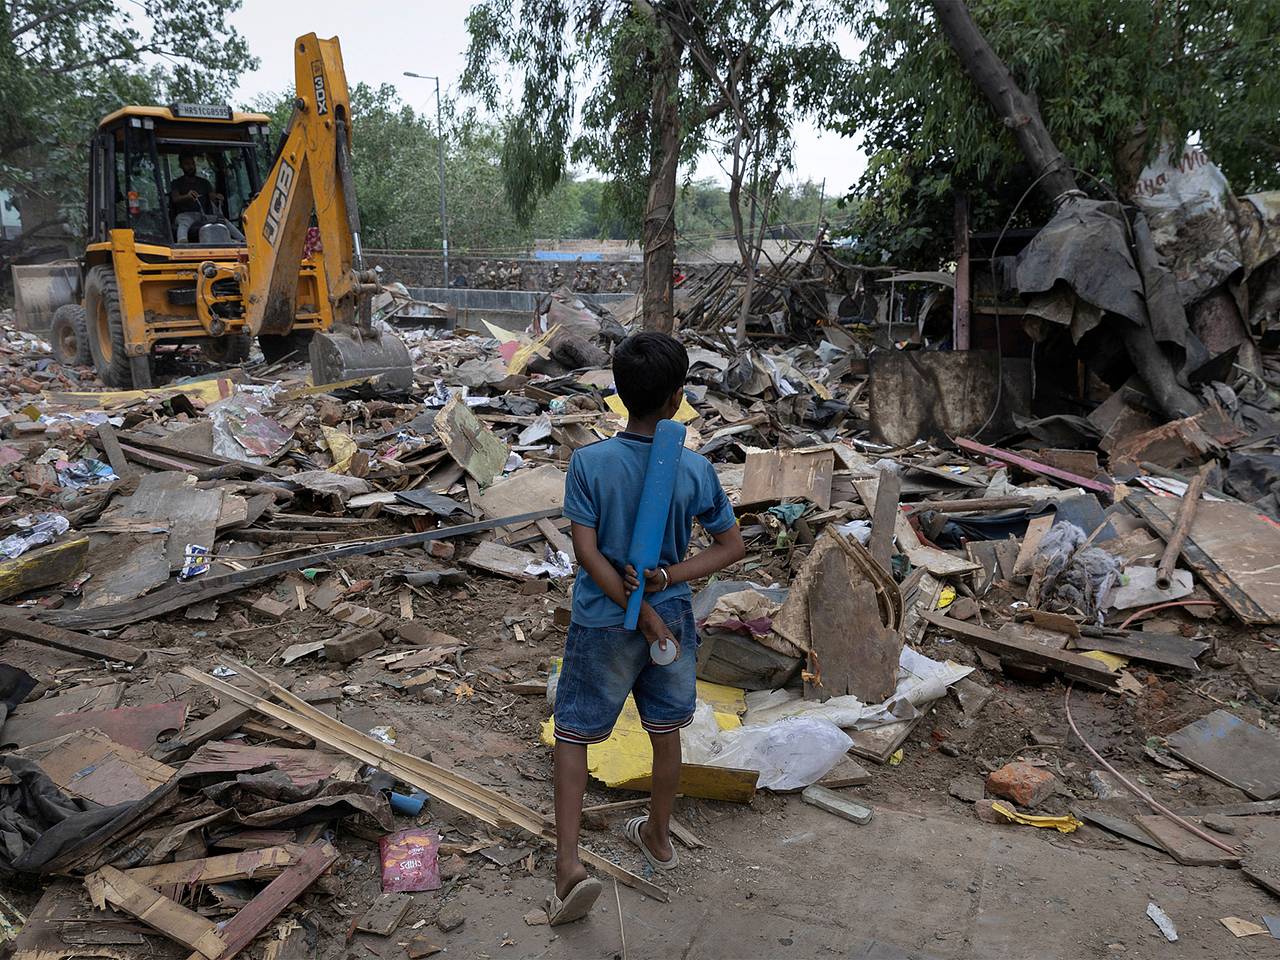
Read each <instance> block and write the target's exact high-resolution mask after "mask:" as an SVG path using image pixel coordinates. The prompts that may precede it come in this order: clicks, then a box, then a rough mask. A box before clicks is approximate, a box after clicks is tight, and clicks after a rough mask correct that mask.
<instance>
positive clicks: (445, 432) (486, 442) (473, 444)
mask: <svg viewBox="0 0 1280 960" xmlns="http://www.w3.org/2000/svg"><path fill="white" fill-rule="evenodd" d="M435 430H436V436H438V437H439V438H440V442H441V443H443V444H444V448H445V449H446V450H448V451H449V456H451V457H453V459H454V460H455V461H457V463H458V465H459V466H461V467H462V469H463V470H465V471H466V472H467V473H468V474H470V475H471V476H472V477H473V478H474V479H475V481H476V482H477V483H479V484H482V485H485V486H487V485H488V484H491V483H493V479H494V477H496V476H498V474H500V473H502V468H503V466H504V465H505V464H506V462H507V445H506V444H505V443H503V442H502V441H501V440H499V439H498V436H497V434H495V433H494V432H493V431H492V430H490V429H489V428H488V427H486V426H485V425H484V424H483V423H481V422H480V421H479V420H478V419H476V415H475V414H474V413H472V412H471V409H470V408H469V407H468V406H467V404H466V401H465V400H463V398H462V394H460V393H454V395H453V396H452V397H450V398H449V402H448V403H446V404H445V405H444V406H443V407H442V408H441V410H440V412H439V413H438V414H436V418H435Z"/></svg>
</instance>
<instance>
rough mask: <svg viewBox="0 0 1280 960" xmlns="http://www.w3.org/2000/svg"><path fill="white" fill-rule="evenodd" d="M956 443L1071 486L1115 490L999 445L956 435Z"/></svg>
mask: <svg viewBox="0 0 1280 960" xmlns="http://www.w3.org/2000/svg"><path fill="white" fill-rule="evenodd" d="M955 444H956V446H957V447H959V448H960V449H961V450H964V451H966V452H968V453H977V454H980V455H982V456H984V457H990V458H991V459H992V460H998V461H1000V462H1001V463H1007V464H1009V465H1010V466H1013V467H1018V468H1019V469H1021V470H1025V471H1027V472H1028V473H1033V474H1036V475H1037V476H1041V477H1048V478H1049V479H1051V480H1057V481H1058V482H1059V483H1063V484H1066V485H1067V486H1069V487H1083V488H1084V489H1085V490H1091V491H1093V492H1094V493H1100V494H1102V495H1103V496H1105V497H1108V498H1110V497H1111V495H1112V492H1113V491H1114V489H1115V488H1114V486H1113V485H1112V484H1110V483H1104V482H1102V481H1100V480H1093V479H1091V478H1089V477H1082V476H1080V475H1079V474H1076V473H1071V472H1069V471H1067V470H1059V469H1058V468H1057V467H1051V466H1049V465H1048V464H1045V463H1039V462H1037V461H1035V460H1032V459H1030V458H1028V457H1024V456H1021V455H1020V454H1016V453H1012V452H1010V451H1008V450H1001V449H999V448H998V447H990V446H987V444H985V443H977V442H976V441H973V440H969V439H967V438H965V437H956V438H955Z"/></svg>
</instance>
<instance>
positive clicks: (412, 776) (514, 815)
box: [182, 662, 758, 903]
mask: <svg viewBox="0 0 1280 960" xmlns="http://www.w3.org/2000/svg"><path fill="white" fill-rule="evenodd" d="M232 668H233V669H234V670H236V672H237V673H239V674H240V675H241V676H242V677H244V678H245V679H247V680H249V681H251V682H252V683H255V684H257V685H258V688H259V689H261V690H262V691H263V692H264V693H269V694H270V695H271V696H273V697H274V698H276V699H277V700H279V701H280V703H272V702H270V701H268V700H266V699H264V698H263V697H261V696H257V695H255V694H251V693H247V692H246V691H244V690H241V689H239V688H237V687H233V686H232V685H231V684H229V683H224V682H223V681H221V680H218V679H216V678H215V677H210V676H208V675H206V674H203V673H201V672H200V671H198V670H196V669H195V668H193V667H184V668H183V669H182V673H183V675H184V676H187V677H190V678H191V679H193V680H198V681H199V682H200V683H203V684H204V685H205V686H207V687H210V688H212V689H214V690H216V691H218V692H219V693H220V694H221V695H223V696H225V697H227V698H228V699H230V700H234V701H236V702H239V703H242V704H245V705H246V706H252V707H253V708H254V709H255V710H257V711H258V712H259V713H262V714H264V715H265V716H268V717H271V718H272V719H274V720H278V721H280V722H282V723H285V724H288V725H289V726H291V727H293V728H294V729H295V730H301V731H302V732H303V733H307V734H310V735H311V736H313V737H314V738H315V739H316V742H317V743H323V744H325V745H326V746H329V747H332V748H333V749H335V750H340V751H341V752H342V753H344V754H346V755H347V756H349V757H352V758H355V759H356V760H359V761H361V762H363V763H366V764H372V765H374V766H377V767H379V768H381V769H383V770H386V771H387V772H388V773H391V774H393V775H395V776H397V777H399V778H400V779H401V780H402V781H403V782H405V783H407V784H409V785H411V786H415V787H419V788H421V789H423V790H426V791H427V792H428V793H429V794H430V795H431V796H432V798H434V799H435V800H438V801H440V802H441V803H445V804H447V805H449V806H451V807H453V808H454V809H456V810H459V811H461V812H463V813H465V814H467V815H469V816H473V817H476V818H477V819H479V820H481V821H482V822H484V823H487V824H490V825H492V826H499V825H506V824H508V823H512V824H515V825H516V826H518V827H520V828H521V829H523V830H525V831H527V832H529V833H530V834H532V835H534V836H536V837H541V838H543V839H546V840H553V839H554V837H555V832H554V829H553V826H552V824H551V822H550V820H549V819H548V818H547V817H545V816H543V815H542V814H540V813H537V812H536V811H534V810H531V809H529V808H528V807H526V806H524V805H523V804H521V803H519V802H517V801H515V800H511V799H510V798H508V797H506V796H504V795H503V794H501V793H499V792H497V791H495V790H491V789H489V788H488V787H484V786H481V785H480V784H478V783H476V782H475V781H473V780H469V779H468V778H466V777H464V776H462V775H461V774H458V773H455V772H454V771H452V770H450V769H449V768H447V767H443V766H440V765H439V764H435V763H432V762H431V761H429V760H424V759H422V758H421V757H415V756H412V755H411V754H407V753H404V752H402V751H399V750H396V749H395V748H394V747H390V746H387V745H386V744H385V743H382V742H380V741H378V740H375V739H374V738H373V737H370V736H368V735H367V734H362V733H360V732H359V731H357V730H354V729H353V728H351V727H349V726H347V725H346V724H344V723H342V722H340V721H338V720H335V719H334V718H332V717H329V716H327V715H326V714H324V713H322V712H320V711H319V710H317V709H316V708H315V707H313V706H311V705H310V704H308V703H307V702H305V701H304V700H302V699H301V698H299V697H297V696H295V695H294V694H293V693H291V692H290V691H289V690H287V689H286V688H284V687H282V686H280V685H279V684H277V683H275V682H273V681H272V680H270V679H269V678H267V677H264V676H262V675H261V674H260V673H258V672H257V671H255V670H253V669H252V668H250V667H248V666H246V665H245V664H242V663H238V662H234V663H233V664H232ZM749 773H750V774H751V776H753V777H758V774H757V773H756V772H755V771H749ZM578 853H579V857H580V858H581V859H582V861H583V862H584V863H586V864H587V865H588V866H592V867H595V868H596V869H597V870H599V871H601V872H603V873H606V874H608V875H609V876H611V877H616V878H617V879H618V881H619V882H620V883H625V884H627V885H628V886H630V887H634V888H635V889H637V890H640V891H642V892H643V893H645V895H647V896H650V897H654V898H655V899H657V900H659V901H660V902H662V903H666V902H668V900H669V899H670V897H669V895H668V894H667V892H666V891H665V890H663V889H662V888H661V887H659V886H658V885H657V884H654V883H650V882H649V881H648V880H645V879H643V878H642V877H638V876H636V875H635V874H633V873H631V872H630V871H628V870H626V869H624V868H622V867H620V866H618V865H617V864H615V863H613V862H612V861H611V860H608V859H606V858H604V857H602V856H600V855H599V854H596V853H594V852H593V851H591V850H589V849H586V848H585V847H580V848H579V851H578Z"/></svg>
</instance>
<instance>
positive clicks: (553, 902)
mask: <svg viewBox="0 0 1280 960" xmlns="http://www.w3.org/2000/svg"><path fill="white" fill-rule="evenodd" d="M603 889H604V885H603V884H602V883H601V882H600V881H599V880H597V879H596V878H595V877H587V878H586V879H585V880H579V881H578V882H577V883H575V884H574V885H573V889H571V890H570V891H569V894H568V896H566V897H565V898H564V899H563V900H561V899H560V898H559V897H558V896H556V894H555V891H554V890H553V891H552V892H551V896H550V897H548V898H547V919H548V920H549V921H550V923H551V926H553V927H555V926H559V925H560V924H562V923H572V922H573V921H574V920H581V919H582V918H583V917H585V916H586V915H587V914H588V913H590V912H591V908H592V907H594V906H595V903H596V898H597V897H599V896H600V891H601V890H603Z"/></svg>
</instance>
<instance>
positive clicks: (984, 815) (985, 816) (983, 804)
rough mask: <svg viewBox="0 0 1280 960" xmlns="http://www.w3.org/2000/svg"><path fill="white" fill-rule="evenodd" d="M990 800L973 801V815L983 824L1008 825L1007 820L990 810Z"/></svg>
mask: <svg viewBox="0 0 1280 960" xmlns="http://www.w3.org/2000/svg"><path fill="white" fill-rule="evenodd" d="M991 803H992V801H990V800H975V801H974V804H973V814H974V816H976V817H977V818H978V819H979V820H981V821H982V822H983V823H994V824H997V825H1004V826H1008V825H1009V822H1010V821H1009V818H1008V817H1005V816H1001V815H1000V814H998V813H996V812H995V811H994V810H992V809H991Z"/></svg>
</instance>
